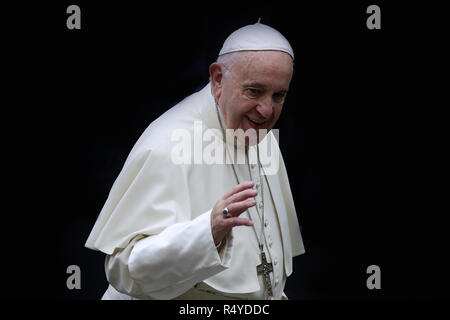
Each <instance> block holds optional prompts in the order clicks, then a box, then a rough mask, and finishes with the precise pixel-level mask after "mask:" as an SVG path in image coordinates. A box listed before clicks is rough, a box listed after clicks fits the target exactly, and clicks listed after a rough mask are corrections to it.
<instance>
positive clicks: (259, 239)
mask: <svg viewBox="0 0 450 320" xmlns="http://www.w3.org/2000/svg"><path fill="white" fill-rule="evenodd" d="M214 102H215V101H214ZM215 105H216V111H217V118H218V120H219V124H220V127H221V128H222V134H223V139H224V140H226V133H225V129H224V127H223V124H222V117H221V114H220V111H219V106H218V104H217V102H216V103H215ZM224 149H225V158H226V155H227V154H228V148H227V147H226V141H224ZM256 153H257V162H258V172H259V182H260V187H261V200H262V204H263V205H262V208H261V214H259V210H258V206H256V211H257V213H258V215H259V218H260V219H261V232H260V234H259V236H258V233H257V232H256V228H255V225H254V224H253V226H252V227H253V231H254V232H255V236H256V240H257V241H258V247H259V250H260V251H261V252H264V244H263V238H264V185H263V183H262V179H261V170H262V168H261V162H260V160H259V145H258V143H257V144H256ZM245 155H246V159H247V162H248V165H250V161H249V159H248V154H247V150H246V151H245ZM230 159H231V156H230ZM231 167H232V168H233V173H234V177H235V178H236V181H237V184H239V183H240V182H239V177H238V175H237V172H236V168H235V167H234V159H231ZM249 172H250V178H251V170H250V168H249ZM246 212H247V215H248V217H249V219H250V221H252V222H253V219H252V216H251V215H250V212H249V211H248V209H247V210H246Z"/></svg>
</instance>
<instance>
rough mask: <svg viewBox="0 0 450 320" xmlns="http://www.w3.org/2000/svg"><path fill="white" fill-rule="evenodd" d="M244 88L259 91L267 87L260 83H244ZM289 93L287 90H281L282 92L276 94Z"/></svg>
mask: <svg viewBox="0 0 450 320" xmlns="http://www.w3.org/2000/svg"><path fill="white" fill-rule="evenodd" d="M243 86H244V87H253V88H258V89H266V86H265V85H263V84H261V83H259V82H250V83H244V84H243ZM287 92H288V91H287V89H281V90H280V91H277V92H276V93H282V94H286V93H287Z"/></svg>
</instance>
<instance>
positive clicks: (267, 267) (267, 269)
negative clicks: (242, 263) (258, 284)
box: [256, 252, 273, 297]
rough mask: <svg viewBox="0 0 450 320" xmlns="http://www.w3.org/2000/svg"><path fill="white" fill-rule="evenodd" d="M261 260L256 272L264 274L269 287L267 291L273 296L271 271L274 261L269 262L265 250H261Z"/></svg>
mask: <svg viewBox="0 0 450 320" xmlns="http://www.w3.org/2000/svg"><path fill="white" fill-rule="evenodd" d="M261 261H262V263H261V264H260V265H258V266H256V272H257V273H258V274H262V275H263V279H264V284H265V286H266V288H267V293H268V295H269V297H273V293H272V284H271V283H270V275H269V274H270V273H271V272H272V271H273V266H272V263H267V260H266V255H265V253H264V252H261Z"/></svg>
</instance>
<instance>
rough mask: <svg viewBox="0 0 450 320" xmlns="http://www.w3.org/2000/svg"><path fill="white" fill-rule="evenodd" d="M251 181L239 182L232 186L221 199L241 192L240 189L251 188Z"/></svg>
mask: <svg viewBox="0 0 450 320" xmlns="http://www.w3.org/2000/svg"><path fill="white" fill-rule="evenodd" d="M253 185H254V183H253V181H245V182H242V183H241V184H238V185H237V186H234V187H233V188H232V189H231V190H230V191H228V192H227V193H226V194H225V195H224V196H223V197H222V200H225V199H228V198H229V197H231V196H232V195H233V194H235V193H238V192H241V191H242V190H245V189H249V188H253Z"/></svg>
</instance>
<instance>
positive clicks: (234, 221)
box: [224, 217, 253, 228]
mask: <svg viewBox="0 0 450 320" xmlns="http://www.w3.org/2000/svg"><path fill="white" fill-rule="evenodd" d="M224 223H225V226H226V227H228V228H233V227H239V226H247V227H251V226H253V222H252V221H251V220H249V219H245V218H237V217H232V218H229V219H226V220H225V221H224Z"/></svg>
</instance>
